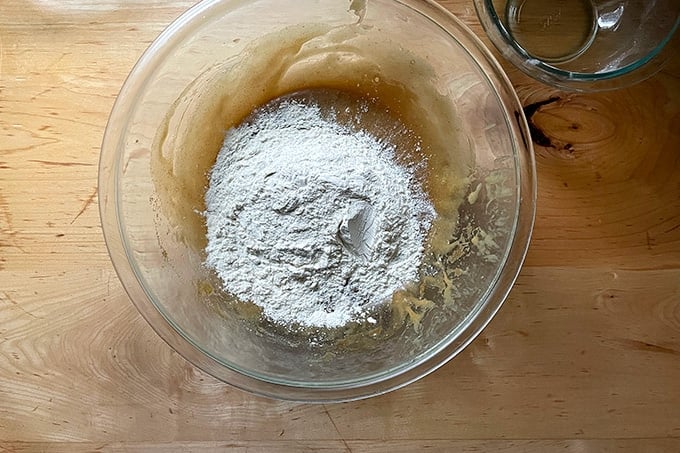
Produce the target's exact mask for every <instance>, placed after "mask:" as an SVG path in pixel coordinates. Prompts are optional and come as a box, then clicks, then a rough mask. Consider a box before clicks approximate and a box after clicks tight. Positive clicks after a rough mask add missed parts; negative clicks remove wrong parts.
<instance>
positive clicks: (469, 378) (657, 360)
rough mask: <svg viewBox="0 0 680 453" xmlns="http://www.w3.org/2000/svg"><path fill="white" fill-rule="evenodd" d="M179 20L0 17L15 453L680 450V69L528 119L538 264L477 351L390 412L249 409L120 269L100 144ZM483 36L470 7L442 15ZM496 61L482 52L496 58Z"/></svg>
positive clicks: (49, 5)
mask: <svg viewBox="0 0 680 453" xmlns="http://www.w3.org/2000/svg"><path fill="white" fill-rule="evenodd" d="M192 3H193V2H192V1H178V0H130V1H128V0H125V1H123V0H1V1H0V451H21V452H23V451H41V450H50V451H64V452H72V451H90V450H93V451H129V450H133V449H148V450H153V451H159V452H161V451H162V452H165V451H198V450H203V449H205V450H220V449H223V448H231V449H233V450H234V451H248V452H269V451H323V452H335V451H337V452H343V451H353V452H358V451H370V452H390V453H397V452H412V451H420V450H424V449H425V448H426V447H427V448H429V450H427V451H442V452H444V451H503V452H544V451H568V452H601V451H622V450H625V451H649V452H660V451H668V452H678V451H680V55H678V54H680V52H676V58H675V59H674V61H672V62H671V63H670V64H669V65H668V66H667V67H666V68H665V69H664V70H663V71H662V72H660V73H659V74H657V75H656V76H655V77H653V78H652V79H650V80H648V81H646V82H644V83H642V84H639V85H637V86H635V87H633V88H629V89H624V90H620V91H616V92H610V93H604V94H569V93H564V92H560V91H556V90H553V89H550V88H548V87H546V86H542V85H540V84H538V83H536V82H533V81H531V80H530V79H529V78H527V77H525V76H524V75H522V74H520V73H519V72H518V71H516V70H513V69H511V68H510V66H509V65H508V64H506V63H503V64H504V66H505V68H506V69H507V71H508V73H509V76H510V78H511V80H512V82H513V84H514V85H515V87H516V88H517V91H518V94H519V97H520V99H521V101H522V102H523V104H524V105H529V104H532V103H535V102H538V101H543V100H546V99H549V98H551V97H553V96H557V97H559V100H556V101H554V102H552V103H549V104H547V105H544V106H542V107H540V108H539V109H538V110H537V111H536V112H535V113H534V114H533V115H532V116H531V121H532V122H533V124H534V125H535V126H536V128H537V129H536V130H540V131H542V132H543V134H544V135H545V137H543V140H542V141H541V143H542V144H543V145H547V146H538V145H537V146H536V160H537V170H538V180H539V196H538V208H537V218H536V227H535V230H534V236H533V241H532V244H531V248H530V250H529V254H528V257H527V260H526V264H525V266H524V268H523V270H522V272H521V275H520V277H519V279H518V281H517V283H516V285H515V287H514V289H513V291H512V293H511V294H510V297H509V299H508V300H507V302H506V303H505V305H504V306H503V308H502V310H501V311H500V312H499V313H498V315H497V317H496V318H495V319H494V320H493V321H492V323H491V324H490V325H489V326H488V328H487V329H486V330H485V331H484V332H483V333H482V334H481V335H480V337H479V338H478V339H477V340H476V341H474V342H473V343H472V344H471V345H470V346H469V347H468V348H467V349H466V350H465V351H463V353H461V354H460V355H459V356H458V357H456V358H455V359H454V360H452V361H451V362H449V363H448V364H447V365H445V366H444V367H443V368H441V369H440V370H438V371H437V372H435V373H433V374H431V375H430V376H428V377H426V378H424V379H422V380H420V381H418V382H416V383H414V384H412V385H410V386H408V387H406V388H404V389H402V390H399V391H396V392H392V393H389V394H387V395H384V396H380V397H377V398H373V399H369V400H364V401H359V402H353V403H346V404H330V405H305V404H294V403H288V402H278V401H272V400H268V399H264V398H259V397H255V396H252V395H249V394H246V393H244V392H241V391H239V390H236V389H234V388H231V387H230V386H228V385H226V384H223V383H221V382H218V381H217V380H215V379H213V378H212V377H210V376H208V375H206V374H205V373H203V372H201V371H200V370H198V369H196V368H195V367H193V366H192V365H190V364H189V363H187V362H186V361H185V360H184V359H183V358H182V357H180V356H179V355H177V354H176V353H174V352H173V351H172V350H171V349H170V347H168V346H167V345H166V344H165V343H164V342H163V341H162V340H161V339H160V338H159V337H158V336H157V335H156V334H155V333H154V332H153V330H152V329H151V328H150V327H149V326H148V325H147V324H146V322H145V321H144V320H143V319H142V317H141V316H140V315H139V314H138V313H137V311H136V309H135V308H134V306H133V305H132V303H131V302H130V300H129V299H128V297H127V295H126V294H125V292H124V290H123V288H122V286H121V284H120V282H119V281H118V279H117V277H116V274H115V272H114V269H113V267H112V265H111V263H110V261H109V257H108V254H107V250H106V246H105V245H104V240H103V237H102V232H101V229H100V221H99V214H98V210H97V163H98V158H99V146H100V143H101V139H102V134H103V131H104V127H105V125H106V120H107V117H108V114H109V112H110V110H111V107H112V104H113V102H114V99H115V97H116V94H117V93H118V90H119V89H120V87H121V84H122V83H123V81H124V79H125V76H126V75H127V73H128V72H129V70H130V69H131V67H132V65H133V64H134V63H135V61H136V60H137V58H138V57H139V56H140V54H141V52H142V51H143V50H144V49H145V48H146V47H147V45H148V44H149V43H150V42H151V41H152V40H153V39H154V38H155V37H156V36H157V34H158V33H159V32H160V31H161V30H162V29H163V28H164V27H165V26H166V25H168V24H169V23H170V22H171V21H172V20H173V19H174V18H176V17H177V16H178V15H179V14H181V13H182V12H183V11H184V10H186V9H187V8H188V7H190V6H191V4H192ZM442 3H443V4H444V5H445V6H446V7H448V8H449V9H450V10H451V11H453V12H454V13H455V14H457V15H458V16H459V17H460V18H461V19H462V20H463V21H465V22H466V23H467V24H468V25H470V26H471V28H472V29H473V31H475V32H476V33H477V34H479V35H482V30H481V27H480V26H479V23H478V22H477V19H476V16H475V13H474V9H473V7H472V2H471V1H470V0H453V1H443V2H442ZM485 42H487V43H488V40H486V39H485Z"/></svg>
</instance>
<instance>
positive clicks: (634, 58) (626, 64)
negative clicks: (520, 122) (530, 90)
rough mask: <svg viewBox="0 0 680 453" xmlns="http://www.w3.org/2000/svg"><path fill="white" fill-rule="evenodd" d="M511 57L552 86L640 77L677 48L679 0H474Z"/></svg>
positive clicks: (600, 85)
mask: <svg viewBox="0 0 680 453" xmlns="http://www.w3.org/2000/svg"><path fill="white" fill-rule="evenodd" d="M474 2H475V8H476V10H477V16H478V17H479V20H480V22H481V23H482V26H483V27H484V30H485V31H486V33H487V35H488V36H489V38H490V39H491V41H492V42H493V44H494V45H495V46H496V48H498V50H499V51H500V52H501V53H502V54H503V56H504V57H505V58H507V59H508V60H509V61H510V62H511V63H513V64H514V65H515V66H517V67H518V68H519V69H521V70H522V71H523V72H525V73H526V74H528V75H530V76H531V77H533V78H535V79H537V80H540V81H542V82H544V83H547V84H549V85H553V86H556V87H558V88H562V89H567V90H574V91H605V90H612V89H617V88H622V87H625V86H629V85H632V84H634V83H637V82H640V81H642V80H644V79H646V78H648V77H650V76H652V75H653V74H655V73H656V72H657V71H659V70H660V69H661V68H662V67H663V65H664V64H665V62H666V61H667V60H668V58H669V56H670V55H671V53H672V52H678V50H679V49H680V47H679V42H678V41H679V39H680V38H679V37H678V33H676V31H677V29H678V27H679V26H680V2H679V1H678V0H474Z"/></svg>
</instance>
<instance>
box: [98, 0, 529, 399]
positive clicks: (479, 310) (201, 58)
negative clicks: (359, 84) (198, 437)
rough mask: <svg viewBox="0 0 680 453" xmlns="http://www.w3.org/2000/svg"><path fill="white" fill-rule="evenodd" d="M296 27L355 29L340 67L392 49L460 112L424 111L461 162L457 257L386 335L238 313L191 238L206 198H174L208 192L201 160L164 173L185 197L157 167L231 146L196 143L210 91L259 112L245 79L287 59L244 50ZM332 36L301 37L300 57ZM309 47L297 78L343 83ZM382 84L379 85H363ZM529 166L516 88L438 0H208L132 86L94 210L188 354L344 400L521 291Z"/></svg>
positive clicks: (410, 371)
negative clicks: (311, 75) (515, 287)
mask: <svg viewBox="0 0 680 453" xmlns="http://www.w3.org/2000/svg"><path fill="white" fill-rule="evenodd" d="M364 6H366V8H365V9H364V8H363V7H364ZM348 7H349V8H348ZM359 19H361V20H359ZM301 24H304V25H303V26H302V27H301ZM287 27H294V28H295V29H296V30H300V29H303V30H312V29H314V30H317V29H324V30H328V33H331V34H333V33H336V32H337V33H339V35H337V34H333V36H335V37H336V38H337V37H338V36H343V33H345V32H347V33H349V34H350V35H353V36H359V38H357V39H358V40H357V41H347V42H342V43H340V45H339V47H335V49H336V50H338V49H340V50H341V54H338V55H340V56H339V57H338V58H346V59H349V60H346V61H351V60H352V59H353V58H355V57H356V56H357V55H358V54H360V53H362V52H363V51H367V50H370V49H369V47H373V46H378V47H377V48H383V47H384V46H387V47H384V48H388V49H391V50H390V52H391V53H390V52H388V53H390V54H391V55H393V56H394V58H395V60H394V61H397V62H399V63H395V64H396V66H394V67H400V68H401V70H404V69H405V68H408V65H409V64H411V65H415V66H414V67H418V68H420V72H417V74H416V73H413V74H411V75H412V76H413V75H414V74H415V76H417V78H418V79H419V80H420V81H421V82H422V81H425V83H426V85H421V86H420V89H424V90H425V91H428V92H431V93H432V95H433V96H434V97H435V98H436V99H437V103H438V105H441V106H443V107H442V108H443V109H444V110H445V111H446V112H448V114H453V115H454V117H445V116H443V115H444V114H443V113H441V112H440V111H421V113H422V115H421V116H419V117H418V118H417V119H416V121H420V122H422V124H423V127H424V128H425V129H427V128H430V129H428V130H433V131H438V133H440V134H443V135H444V136H447V137H450V141H449V142H448V143H447V146H444V147H442V148H441V149H439V150H438V151H437V152H438V153H442V154H441V155H442V156H444V157H446V158H449V157H450V158H451V159H453V160H454V161H455V160H456V159H457V158H458V157H459V156H466V159H467V160H466V161H465V162H466V163H465V165H461V166H460V168H456V169H452V170H451V171H455V172H458V173H460V174H461V175H462V177H461V179H460V180H459V184H458V185H455V186H451V187H448V186H447V187H443V189H445V190H450V191H451V194H453V196H455V197H456V198H457V199H458V200H459V203H460V205H459V207H458V209H457V214H456V216H455V217H451V219H450V220H449V221H448V224H447V225H446V226H447V228H450V230H451V235H450V239H449V241H448V242H447V245H446V247H445V248H446V252H445V253H444V252H442V253H441V254H440V255H436V256H435V255H433V256H431V257H430V262H429V264H428V265H427V266H426V265H423V267H422V269H421V275H422V279H421V281H420V283H419V284H418V285H414V286H413V287H412V288H411V290H412V292H413V294H414V296H413V297H411V298H409V299H407V300H405V301H402V303H401V304H395V303H392V304H390V303H387V304H385V305H383V306H381V307H380V309H379V310H378V311H377V312H376V314H375V316H376V317H377V319H378V323H377V325H376V324H370V325H369V324H366V323H361V322H357V323H350V324H349V325H348V326H346V327H344V328H340V329H335V330H329V331H327V330H323V329H316V330H315V329H297V330H296V329H289V328H285V327H282V326H280V325H277V324H275V323H272V322H269V321H268V320H267V319H266V318H264V317H263V316H261V314H260V313H259V312H258V311H257V310H256V309H253V307H252V305H248V304H241V303H228V302H227V301H226V299H225V298H224V294H222V293H221V291H220V289H219V287H218V286H219V285H215V284H214V283H215V282H214V279H213V276H212V275H211V272H210V270H209V269H206V267H205V266H204V264H203V262H204V259H205V254H204V251H203V250H202V248H201V245H200V243H201V239H200V238H199V239H198V240H197V241H194V242H192V241H191V240H188V239H187V234H186V231H189V230H191V228H194V231H196V230H197V231H200V230H201V228H204V225H203V224H202V223H201V219H202V217H201V211H202V209H203V206H201V204H200V202H199V203H197V204H196V205H195V206H194V205H183V204H182V203H180V202H179V201H181V200H182V199H183V197H184V196H186V195H187V194H191V193H193V192H198V193H199V194H200V193H201V192H202V191H204V190H205V185H204V184H205V182H204V181H205V173H206V171H207V169H206V167H205V165H204V164H199V163H194V162H193V161H192V162H184V164H182V165H174V166H173V165H172V162H171V165H170V166H169V167H163V168H162V169H161V173H162V179H163V180H164V181H166V182H167V181H170V184H171V185H173V184H174V185H176V187H175V188H176V191H175V192H167V191H165V192H164V190H165V188H164V186H163V184H161V183H159V177H158V171H159V169H158V167H157V162H156V161H155V159H165V158H167V156H172V155H174V156H175V157H178V158H181V157H182V153H183V152H184V151H187V150H190V151H191V152H194V153H195V152H197V151H198V152H199V153H201V152H202V151H203V150H205V152H206V153H209V154H210V153H212V154H211V155H212V156H214V155H215V153H216V148H217V149H219V147H220V143H219V142H214V141H213V142H209V141H200V140H199V141H196V142H194V141H191V140H189V143H187V140H186V139H187V137H188V136H189V135H187V134H188V132H187V131H188V130H190V129H191V125H192V124H193V125H194V126H195V125H196V124H200V127H198V128H195V130H194V132H196V131H199V132H200V131H201V130H203V127H205V128H208V129H209V128H218V129H219V128H223V129H226V125H222V124H210V123H209V122H207V121H206V122H205V123H201V121H200V120H201V118H200V115H201V112H203V111H204V110H201V108H202V107H201V105H204V103H205V102H206V97H205V92H206V90H210V89H211V88H214V86H213V85H214V84H215V83H216V82H215V81H216V80H218V79H219V77H225V76H231V75H234V74H237V75H240V76H243V77H242V78H241V79H240V80H241V82H243V83H245V84H246V85H238V86H237V85H230V84H223V86H222V87H221V88H220V90H221V93H222V95H223V97H222V98H220V100H219V101H218V102H216V103H213V105H212V107H214V108H215V109H217V110H214V111H213V113H214V112H215V111H221V112H222V113H225V111H226V113H229V109H232V108H243V109H245V110H248V109H251V108H252V107H254V105H245V107H244V104H243V103H234V102H231V101H233V100H234V99H241V98H240V97H239V96H240V95H242V94H243V93H244V91H243V89H242V88H243V86H247V85H248V84H249V83H251V84H253V83H255V84H256V83H257V82H258V81H262V80H266V79H267V77H268V76H269V75H270V72H271V71H273V69H272V66H275V65H276V64H278V63H277V62H278V61H279V60H281V58H279V59H276V58H275V59H273V60H271V62H270V64H269V65H267V64H265V65H260V66H257V65H254V66H253V65H249V63H248V61H250V60H248V58H252V57H253V56H258V55H261V54H262V52H269V51H271V49H274V52H273V55H275V54H276V46H278V45H280V42H283V41H285V39H283V40H279V39H271V37H272V36H275V37H276V36H279V37H280V36H286V33H288V31H287V30H288V28H287ZM319 27H320V28H319ZM282 30H283V32H282ZM348 30H349V31H348ZM281 33H283V35H281ZM357 33H358V34H357ZM328 36H330V35H326V34H324V33H322V34H321V35H320V36H316V38H313V39H312V40H311V41H309V42H306V41H305V42H304V43H301V44H300V49H301V50H300V52H302V53H304V51H305V49H309V47H310V46H312V47H313V45H316V44H314V43H317V44H318V42H317V41H315V39H321V40H324V39H326V40H327V38H328ZM334 39H335V38H334ZM263 43H266V44H263ZM310 43H311V44H310ZM348 43H349V44H348ZM288 44H290V43H288ZM350 44H351V45H350ZM281 45H282V44H281ZM263 46H264V47H263ZM381 46H383V47H381ZM300 52H298V53H297V54H296V55H299V54H300ZM310 55H312V57H310V59H308V60H305V61H303V62H302V63H301V64H303V68H305V66H304V65H307V64H310V65H312V66H313V67H314V68H315V71H317V73H316V74H317V75H319V74H321V78H324V77H328V78H329V79H332V78H334V77H337V76H338V74H337V71H336V70H334V71H336V72H333V73H329V74H324V73H323V71H324V70H325V69H324V68H327V67H329V66H327V65H324V64H323V61H324V59H323V58H324V52H323V51H314V52H312V53H311V54H310ZM381 55H382V53H381ZM336 56H337V55H336ZM404 56H407V57H408V58H406V60H407V61H406V63H404V62H403V61H401V60H403V59H404ZM408 60H410V61H408ZM320 62H321V63H320ZM416 62H418V63H416ZM402 63H403V64H405V65H407V66H403V65H402ZM400 65H402V66H400ZM244 68H247V69H248V70H247V71H244ZM258 68H259V69H258ZM392 69H393V66H391V63H390V64H384V65H377V66H376V69H375V70H376V71H378V72H379V73H380V76H381V77H384V78H385V80H386V83H388V84H389V83H390V80H391V77H392V76H394V77H396V75H395V74H396V73H395V74H392V73H391V71H392ZM318 71H321V72H318ZM402 72H404V71H402ZM408 72H409V70H408V69H406V70H405V72H404V73H408ZM354 76H356V77H363V75H356V74H349V73H348V74H345V75H342V77H341V78H343V77H350V78H351V77H354ZM373 79H374V77H373V75H370V77H369V78H368V79H367V80H368V81H367V82H366V83H371V80H373ZM377 79H378V77H377V76H376V77H375V80H376V81H377ZM221 80H223V79H221ZM362 80H363V79H362ZM405 83H406V84H408V82H405ZM211 84H212V85H211ZM248 86H249V85H248ZM264 88H267V87H264ZM264 88H263V89H264ZM407 88H409V87H407ZM410 88H411V89H414V90H416V89H418V87H410ZM246 91H247V90H246ZM255 91H257V90H255ZM214 92H215V91H213V93H214ZM202 103H203V104H202ZM208 103H210V102H208ZM246 104H247V103H246ZM245 110H244V111H245ZM416 110H417V109H416ZM452 118H454V119H453V120H452V121H448V122H447V121H445V120H446V119H448V120H451V119H452ZM197 119H198V120H199V121H198V123H197ZM183 140H184V141H183ZM180 143H183V144H184V145H183V147H179V144H180ZM173 153H174V154H173ZM198 155H200V154H198ZM199 160H200V159H199ZM435 160H436V159H435ZM166 162H167V160H166ZM461 162H462V161H461ZM202 165H203V166H202ZM433 171H438V170H437V169H433ZM534 171H535V170H534V158H533V150H532V147H531V140H530V137H529V132H528V128H527V124H526V121H525V118H524V116H523V112H522V108H521V105H520V103H519V101H518V99H517V97H516V95H515V92H514V90H513V88H512V86H511V85H510V83H509V81H508V79H507V78H506V76H505V75H504V73H503V72H502V70H501V68H500V66H499V65H498V64H497V62H496V61H495V60H494V59H493V58H492V56H491V55H490V54H489V52H488V51H487V49H485V48H484V46H483V45H482V44H481V42H480V41H479V40H478V39H477V38H476V37H475V36H474V35H473V34H472V33H471V32H470V30H468V29H467V28H466V27H465V26H464V25H463V24H461V23H460V22H459V21H458V20H457V19H456V18H455V17H453V16H452V15H451V14H450V13H448V12H447V11H445V10H444V9H443V8H441V7H440V6H438V5H436V4H435V3H433V2H429V1H418V0H401V1H395V0H370V1H369V2H368V4H367V5H364V2H359V1H354V2H351V4H350V2H343V1H337V0H317V1H300V2H284V3H282V2H279V1H277V0H252V1H216V0H214V1H206V2H202V3H200V4H198V5H197V6H195V7H193V8H192V9H190V10H189V11H187V12H186V13H185V14H184V15H182V16H181V17H180V18H179V19H178V20H177V21H175V22H174V23H173V24H172V25H171V26H169V27H168V28H167V30H165V31H164V32H163V33H162V34H161V35H160V36H159V37H158V39H157V40H156V41H155V42H154V43H153V44H152V45H151V46H150V47H149V49H148V50H147V51H146V52H145V53H144V55H143V56H142V57H141V59H140V60H139V62H138V63H137V65H136V66H135V68H134V69H133V70H132V72H131V74H130V76H129V77H128V79H127V81H126V82H125V84H124V86H123V88H122V90H121V92H120V94H119V96H118V99H117V101H116V103H115V106H114V108H113V111H112V113H111V116H110V119H109V123H108V126H107V129H106V133H105V136H104V140H103V145H102V154H101V161H100V168H99V195H100V213H101V218H102V226H103V230H104V234H105V238H106V243H107V246H108V248H109V252H110V255H111V259H112V261H113V263H114V266H115V268H116V270H117V272H118V275H119V277H120V279H121V281H122V283H123V285H124V286H125V288H126V290H127V292H128V294H129V296H130V298H131V299H132V301H133V302H134V304H135V305H136V307H137V308H138V309H139V311H140V312H141V313H142V315H143V316H144V317H145V318H146V320H147V321H148V322H149V324H150V325H151V326H152V327H153V328H154V330H155V331H156V332H157V333H158V334H159V335H160V336H161V337H162V338H163V339H164V340H165V341H167V342H168V344H170V346H172V347H173V348H174V349H175V350H176V351H177V352H178V353H180V354H181V355H182V356H184V357H185V358H186V359H187V360H189V361H190V362H192V363H194V364H195V365H196V366H198V367H200V368H201V369H203V370H204V371H206V372H208V373H210V374H212V375H213V376H215V377H217V378H218V379H221V380H223V381H225V382H227V383H230V384H232V385H234V386H236V387H239V388H241V389H245V390H248V391H251V392H254V393H257V394H261V395H266V396H271V397H276V398H282V399H291V400H298V401H316V402H321V401H342V400H350V399H357V398H362V397H368V396H372V395H377V394H381V393H384V392H387V391H389V390H393V389H396V388H398V387H401V386H403V385H406V384H407V383H409V382H412V381H414V380H416V379H418V378H421V377H422V376H424V375H426V374H427V373H429V372H431V371H433V370H435V369H436V368H438V367H439V366H441V365H442V364H444V363H445V362H446V361H448V360H449V359H451V358H452V357H454V356H455V355H456V354H458V353H459V352H460V351H461V350H462V349H463V348H464V347H465V346H466V345H468V344H469V343H470V342H471V341H472V340H473V339H474V338H475V336H476V335H478V334H479V332H480V331H481V330H482V329H483V328H484V327H485V326H486V325H487V323H488V322H489V321H490V320H491V318H492V317H493V315H494V314H495V313H496V312H497V310H498V309H499V308H500V306H501V304H502V303H503V300H504V299H505V298H506V296H507V294H508V292H509V291H510V288H511V286H512V284H513V282H514V280H515V278H516V277H517V274H518V272H519V269H520V266H521V264H522V261H523V259H524V256H525V253H526V250H527V247H528V244H529V238H530V235H531V230H532V225H533V219H534V209H535V198H536V181H535V173H534ZM154 172H156V173H154ZM446 201H447V200H444V202H445V203H446ZM203 239H204V238H203ZM197 244H198V245H197Z"/></svg>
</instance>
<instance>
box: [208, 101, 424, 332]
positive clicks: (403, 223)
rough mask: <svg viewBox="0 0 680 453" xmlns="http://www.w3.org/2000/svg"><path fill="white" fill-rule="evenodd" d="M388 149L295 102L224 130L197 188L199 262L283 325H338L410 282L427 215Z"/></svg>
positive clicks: (410, 172)
mask: <svg viewBox="0 0 680 453" xmlns="http://www.w3.org/2000/svg"><path fill="white" fill-rule="evenodd" d="M414 172H415V170H414V168H408V167H405V166H403V165H400V164H399V163H397V162H396V160H395V155H394V147H393V145H391V144H387V143H384V141H380V140H378V139H376V138H375V137H373V136H372V135H370V134H368V133H366V132H364V131H356V130H352V129H351V128H349V127H348V126H344V125H341V124H339V123H338V122H336V121H333V118H329V117H328V115H323V114H322V112H321V110H320V108H319V106H317V105H313V104H306V103H302V102H299V101H296V100H294V99H286V100H283V101H272V103H270V104H268V105H267V106H265V107H263V108H261V109H259V110H257V111H256V112H255V113H253V114H252V115H251V116H250V117H249V118H248V119H247V120H246V121H244V122H243V123H242V124H241V125H239V126H237V127H235V128H232V129H231V130H229V131H228V132H227V134H226V139H225V141H224V144H223V146H222V149H221V150H220V152H219V155H218V157H217V160H216V162H215V165H214V167H213V168H212V170H211V173H210V182H209V187H208V190H207V192H206V196H205V202H206V211H205V219H206V224H207V236H208V237H207V239H208V243H207V247H206V254H207V258H206V265H207V266H208V267H210V268H212V269H214V270H215V272H216V273H217V275H218V276H219V277H220V279H221V280H222V283H223V286H224V287H223V289H224V290H225V291H227V292H228V293H230V294H232V295H234V296H236V297H238V299H239V300H242V301H249V302H252V303H254V304H257V305H258V306H260V307H261V308H262V310H263V314H264V316H266V317H267V318H269V319H270V320H271V321H273V322H276V323H281V324H285V325H302V326H312V327H339V326H342V325H344V324H346V323H347V322H349V321H351V320H353V319H357V318H359V317H361V315H362V314H363V313H365V312H366V311H367V309H368V308H370V307H374V306H376V305H377V304H380V303H383V302H385V301H388V300H390V298H391V296H392V294H393V293H394V292H395V291H396V290H398V289H400V288H401V287H403V286H404V285H405V284H406V283H408V282H410V281H414V280H417V278H418V268H419V266H420V263H421V259H422V256H423V247H424V241H425V236H426V234H427V231H428V229H429V228H430V225H431V222H432V220H433V218H434V215H435V212H434V208H433V206H432V204H431V202H430V201H429V200H428V198H427V196H426V195H425V193H424V192H423V190H422V189H421V187H420V185H419V184H418V182H417V181H416V178H415V176H414Z"/></svg>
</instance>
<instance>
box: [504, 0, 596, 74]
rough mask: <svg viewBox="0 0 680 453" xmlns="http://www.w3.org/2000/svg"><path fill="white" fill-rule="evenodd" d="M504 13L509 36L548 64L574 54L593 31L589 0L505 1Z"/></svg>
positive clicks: (587, 43)
mask: <svg viewBox="0 0 680 453" xmlns="http://www.w3.org/2000/svg"><path fill="white" fill-rule="evenodd" d="M505 16H506V17H505V20H506V25H507V28H508V31H509V32H510V34H511V35H512V37H513V39H514V40H515V41H517V43H518V44H519V45H520V46H521V47H522V48H523V49H524V50H525V51H526V52H527V53H528V54H529V55H531V56H532V57H534V58H536V59H539V60H543V61H545V62H548V63H563V62H567V61H570V60H573V59H574V58H576V57H578V56H579V55H581V54H582V53H583V52H585V51H586V50H587V49H588V47H589V46H590V45H591V44H592V42H593V40H594V39H595V32H596V31H597V11H596V8H595V6H594V5H593V3H592V1H591V0H508V1H507V3H506V8H505Z"/></svg>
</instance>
